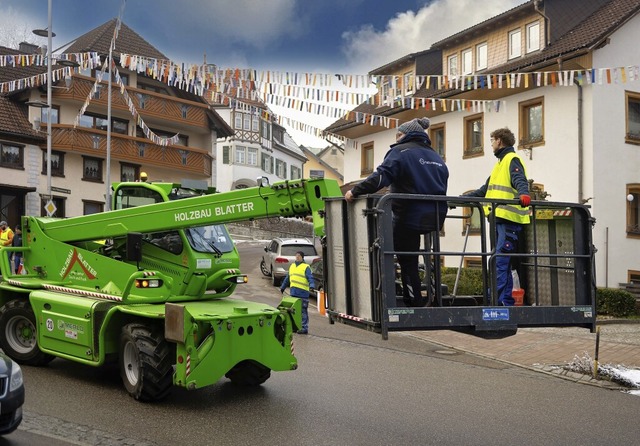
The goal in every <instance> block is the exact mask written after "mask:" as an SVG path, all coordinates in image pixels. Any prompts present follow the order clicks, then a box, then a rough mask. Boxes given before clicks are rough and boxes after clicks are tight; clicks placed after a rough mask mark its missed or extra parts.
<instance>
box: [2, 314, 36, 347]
mask: <svg viewBox="0 0 640 446" xmlns="http://www.w3.org/2000/svg"><path fill="white" fill-rule="evenodd" d="M6 336H7V344H9V347H11V348H12V349H13V350H14V351H15V352H17V353H21V354H27V353H30V352H31V351H32V350H33V348H34V347H35V346H36V327H35V326H34V325H33V324H32V323H31V321H30V320H29V319H27V318H25V317H22V316H14V317H12V318H11V319H9V322H8V323H7V329H6Z"/></svg>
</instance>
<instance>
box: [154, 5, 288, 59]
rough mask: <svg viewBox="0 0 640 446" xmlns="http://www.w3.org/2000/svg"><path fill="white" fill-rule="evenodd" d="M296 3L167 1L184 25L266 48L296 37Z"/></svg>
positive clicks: (227, 38) (230, 39)
mask: <svg viewBox="0 0 640 446" xmlns="http://www.w3.org/2000/svg"><path fill="white" fill-rule="evenodd" d="M296 4H297V1H296V0H269V1H267V2H259V3H258V2H256V1H255V0H197V1H196V0H192V1H188V0H187V1H183V2H166V7H167V8H170V9H173V10H174V11H175V13H176V14H179V17H181V22H182V23H187V24H188V23H192V25H193V27H194V28H197V29H205V30H208V31H209V32H210V33H211V34H212V35H215V36H218V37H221V38H224V39H226V40H229V41H235V42H241V43H246V44H248V45H251V46H253V47H255V48H266V47H267V46H268V45H269V44H270V43H272V42H273V41H275V40H277V39H279V38H282V37H283V36H292V35H295V34H296V33H297V32H298V30H296V29H295V27H293V26H292V24H293V23H296V21H297V19H296Z"/></svg>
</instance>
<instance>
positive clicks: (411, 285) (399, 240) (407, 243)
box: [393, 223, 428, 307]
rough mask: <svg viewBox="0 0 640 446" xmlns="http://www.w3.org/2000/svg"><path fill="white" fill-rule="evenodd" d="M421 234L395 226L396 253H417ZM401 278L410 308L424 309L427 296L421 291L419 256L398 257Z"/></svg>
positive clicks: (405, 297)
mask: <svg viewBox="0 0 640 446" xmlns="http://www.w3.org/2000/svg"><path fill="white" fill-rule="evenodd" d="M421 234H422V233H421V232H419V231H416V230H414V229H408V228H406V227H404V226H402V225H401V224H397V223H396V224H394V226H393V249H394V251H405V252H410V251H413V252H417V251H418V250H419V249H420V236H421ZM398 263H399V264H400V277H401V279H402V299H403V301H404V303H405V305H407V306H410V307H424V306H425V305H426V304H427V299H428V297H427V296H423V295H422V292H421V291H420V290H421V288H422V283H421V281H420V275H419V271H418V263H419V261H418V255H417V254H416V255H398Z"/></svg>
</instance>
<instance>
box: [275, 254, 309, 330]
mask: <svg viewBox="0 0 640 446" xmlns="http://www.w3.org/2000/svg"><path fill="white" fill-rule="evenodd" d="M287 287H290V288H291V289H290V290H289V294H291V297H298V298H300V299H302V328H301V329H300V330H298V334H307V333H309V290H311V289H314V288H315V287H316V284H315V282H314V280H313V274H311V268H310V267H309V265H308V264H306V263H305V262H304V253H303V252H302V251H298V252H296V260H295V262H294V263H292V264H291V266H290V267H289V272H288V273H287V275H286V277H285V278H284V280H283V281H282V285H280V292H281V293H284V290H285V289H286V288H287Z"/></svg>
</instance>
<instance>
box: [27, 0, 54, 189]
mask: <svg viewBox="0 0 640 446" xmlns="http://www.w3.org/2000/svg"><path fill="white" fill-rule="evenodd" d="M51 3H52V0H49V1H48V20H47V29H34V30H33V33H34V34H35V35H36V36H41V37H44V36H46V37H47V107H46V108H48V109H49V110H48V112H47V200H51V83H52V80H53V79H52V76H51V47H52V46H53V36H54V35H55V34H54V33H53V32H52V31H51V22H52V20H51V8H52V5H51ZM31 105H33V104H31Z"/></svg>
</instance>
